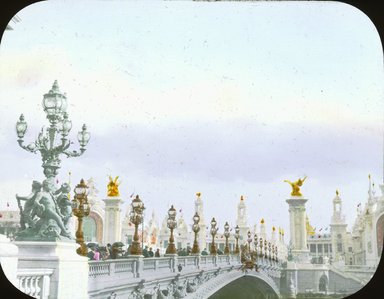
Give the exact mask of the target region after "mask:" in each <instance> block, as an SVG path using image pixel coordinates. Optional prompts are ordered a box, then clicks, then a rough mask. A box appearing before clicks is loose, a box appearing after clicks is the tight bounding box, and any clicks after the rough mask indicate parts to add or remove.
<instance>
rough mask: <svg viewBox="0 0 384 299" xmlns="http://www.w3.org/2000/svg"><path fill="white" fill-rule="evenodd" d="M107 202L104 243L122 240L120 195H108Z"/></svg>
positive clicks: (105, 200)
mask: <svg viewBox="0 0 384 299" xmlns="http://www.w3.org/2000/svg"><path fill="white" fill-rule="evenodd" d="M103 201H104V202H105V219H104V233H103V243H104V244H108V243H110V244H112V243H114V242H121V222H122V221H121V217H120V215H121V204H122V202H123V200H122V199H121V198H119V197H108V198H106V199H103Z"/></svg>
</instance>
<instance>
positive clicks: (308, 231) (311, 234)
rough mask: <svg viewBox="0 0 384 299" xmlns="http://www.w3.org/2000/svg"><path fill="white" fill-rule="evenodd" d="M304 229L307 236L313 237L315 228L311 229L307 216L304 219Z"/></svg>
mask: <svg viewBox="0 0 384 299" xmlns="http://www.w3.org/2000/svg"><path fill="white" fill-rule="evenodd" d="M306 229H307V235H309V236H313V235H314V234H315V231H316V228H313V226H312V225H311V224H310V223H309V219H308V215H307V217H306Z"/></svg>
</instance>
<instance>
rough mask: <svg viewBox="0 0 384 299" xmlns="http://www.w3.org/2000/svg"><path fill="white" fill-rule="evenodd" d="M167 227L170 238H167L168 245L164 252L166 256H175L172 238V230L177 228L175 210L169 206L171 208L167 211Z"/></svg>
mask: <svg viewBox="0 0 384 299" xmlns="http://www.w3.org/2000/svg"><path fill="white" fill-rule="evenodd" d="M167 226H168V228H169V229H170V230H171V236H170V237H169V244H168V247H167V250H166V251H165V253H166V254H176V247H175V239H174V237H173V230H174V229H175V228H176V226H177V222H176V209H175V208H174V207H173V205H172V206H171V208H170V209H169V210H168V220H167Z"/></svg>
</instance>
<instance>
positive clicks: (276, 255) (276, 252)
mask: <svg viewBox="0 0 384 299" xmlns="http://www.w3.org/2000/svg"><path fill="white" fill-rule="evenodd" d="M275 257H276V262H278V261H279V256H278V248H277V246H276V249H275Z"/></svg>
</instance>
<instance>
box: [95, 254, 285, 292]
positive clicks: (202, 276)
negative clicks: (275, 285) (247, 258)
mask: <svg viewBox="0 0 384 299" xmlns="http://www.w3.org/2000/svg"><path fill="white" fill-rule="evenodd" d="M257 265H258V271H259V273H263V275H266V276H269V277H270V279H272V280H274V281H278V280H279V278H280V269H281V265H280V263H279V262H277V261H272V260H269V259H267V258H264V257H263V258H258V260H257ZM232 271H235V272H236V273H237V274H236V275H235V276H236V277H237V276H239V275H240V276H241V275H243V272H242V271H241V261H240V256H239V255H229V256H227V255H213V256H212V255H206V256H201V255H190V256H177V255H166V256H164V257H160V258H143V257H142V256H136V257H135V256H130V257H128V258H121V259H111V260H105V261H89V281H88V294H89V297H90V298H98V299H101V298H108V296H112V297H113V293H115V294H117V295H118V298H120V297H121V298H123V297H124V298H141V297H140V296H144V295H145V296H146V298H181V297H184V296H187V295H188V294H189V295H188V296H190V295H191V294H192V293H194V292H195V291H196V290H197V289H198V288H200V287H201V286H202V285H203V287H204V285H205V284H206V283H207V282H208V281H209V280H210V279H211V278H215V277H219V276H221V275H224V276H223V277H226V276H228V275H229V273H231V272H232ZM255 273H256V271H255ZM230 276H231V275H229V276H228V277H230ZM221 280H222V279H221ZM180 296H181V297H180Z"/></svg>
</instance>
